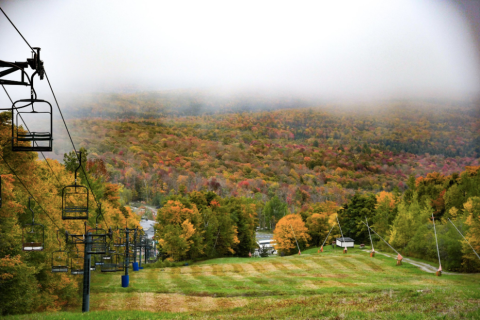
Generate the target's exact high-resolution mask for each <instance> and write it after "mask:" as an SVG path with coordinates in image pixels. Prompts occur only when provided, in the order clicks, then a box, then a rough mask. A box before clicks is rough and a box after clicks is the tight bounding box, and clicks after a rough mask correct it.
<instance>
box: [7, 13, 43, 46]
mask: <svg viewBox="0 0 480 320" xmlns="http://www.w3.org/2000/svg"><path fill="white" fill-rule="evenodd" d="M0 11H2V13H3V14H4V15H5V17H6V18H7V20H8V21H10V23H11V24H12V26H13V27H14V28H15V30H17V32H18V34H19V35H20V36H21V37H22V39H23V41H25V43H26V44H27V45H28V46H29V47H30V49H31V50H32V52H35V51H34V50H33V48H32V46H31V45H30V44H29V43H28V41H27V39H25V37H24V36H23V34H22V33H21V32H20V30H18V29H17V27H16V26H15V25H14V24H13V22H12V20H10V18H9V17H8V16H7V14H6V13H5V11H3V9H2V8H1V7H0Z"/></svg>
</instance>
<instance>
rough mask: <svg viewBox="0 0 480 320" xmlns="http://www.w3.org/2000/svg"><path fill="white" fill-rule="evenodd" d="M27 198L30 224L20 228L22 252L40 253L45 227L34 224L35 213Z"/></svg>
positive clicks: (43, 241)
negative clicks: (30, 216)
mask: <svg viewBox="0 0 480 320" xmlns="http://www.w3.org/2000/svg"><path fill="white" fill-rule="evenodd" d="M30 199H32V198H31V197H29V198H28V209H29V210H30V211H31V212H32V223H27V224H25V225H23V228H22V244H23V245H22V246H23V251H42V250H43V248H44V244H45V227H44V226H43V225H41V224H38V223H35V213H34V212H33V210H32V208H31V206H30Z"/></svg>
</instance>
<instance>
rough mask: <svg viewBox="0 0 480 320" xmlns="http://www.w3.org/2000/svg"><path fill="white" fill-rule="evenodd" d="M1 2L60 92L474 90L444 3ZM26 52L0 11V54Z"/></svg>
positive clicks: (472, 67)
mask: <svg viewBox="0 0 480 320" xmlns="http://www.w3.org/2000/svg"><path fill="white" fill-rule="evenodd" d="M0 6H1V7H2V9H3V10H4V11H5V12H6V13H7V14H8V15H9V17H10V19H12V21H13V22H14V23H15V24H16V26H17V27H18V28H19V30H20V31H21V32H22V33H23V35H24V36H25V37H26V39H27V40H28V41H29V43H30V44H31V45H32V46H33V47H35V46H39V47H41V48H42V59H43V60H44V62H45V68H46V70H47V73H48V74H49V77H50V80H51V81H52V84H53V86H54V89H55V90H56V91H59V92H97V91H102V92H105V91H121V90H126V89H129V90H131V89H133V90H163V89H176V88H229V89H245V88H255V89H256V88H261V89H269V90H282V92H285V91H291V92H299V93H303V94H314V95H318V96H321V97H342V96H345V97H348V96H362V97H366V96H375V97H382V96H403V95H405V96H412V95H414V96H418V95H420V96H422V95H424V96H428V97H432V96H435V95H441V96H448V95H452V96H456V97H458V96H464V97H467V96H468V95H469V94H478V92H479V90H480V72H479V70H480V62H479V59H480V56H479V53H478V52H477V51H476V50H477V49H476V47H475V44H474V37H473V35H472V34H471V33H469V30H470V29H469V26H468V22H467V21H466V20H465V18H464V16H463V15H462V13H461V11H459V10H457V8H456V7H455V6H453V5H452V4H451V3H450V2H447V1H428V0H424V1H419V0H416V1H409V0H400V1H389V0H379V1H358V0H357V1H331V0H328V1H320V0H317V1H204V0H202V1H138V0H137V1H121V0H111V1H103V0H82V1H60V0H55V1H51V0H42V1H34V0H17V1H11V0H10V1H7V0H0ZM29 56H30V53H29V49H28V47H27V45H26V44H25V43H24V42H23V40H22V39H21V38H20V36H19V35H18V34H17V32H16V31H15V30H14V29H13V27H12V26H11V25H10V24H9V23H8V21H7V20H6V18H5V17H3V15H2V14H1V13H0V59H2V60H7V61H15V60H17V61H21V60H23V61H24V60H25V59H26V58H27V57H29ZM36 83H38V82H36ZM37 86H39V87H40V86H46V83H45V82H44V83H39V84H38V85H37ZM9 89H10V88H9ZM12 90H13V89H12ZM41 90H42V89H41V88H39V92H42V91H41ZM24 91H25V89H24ZM25 92H27V93H26V94H27V96H25V95H24V98H27V97H28V91H25ZM13 94H14V95H20V93H19V89H18V88H17V90H14V91H13ZM0 96H1V98H0V102H4V97H3V96H4V94H1V93H0ZM18 98H20V97H18Z"/></svg>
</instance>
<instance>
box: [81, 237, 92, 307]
mask: <svg viewBox="0 0 480 320" xmlns="http://www.w3.org/2000/svg"><path fill="white" fill-rule="evenodd" d="M91 250H92V234H91V233H90V232H89V233H87V235H86V237H85V246H84V256H83V258H84V259H83V302H82V312H88V311H90V264H91V262H92V256H91V255H90V253H88V252H91Z"/></svg>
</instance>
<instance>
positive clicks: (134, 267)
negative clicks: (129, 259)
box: [133, 262, 139, 271]
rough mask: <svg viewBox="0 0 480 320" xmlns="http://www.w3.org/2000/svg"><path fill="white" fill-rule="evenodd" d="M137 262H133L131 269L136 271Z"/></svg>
mask: <svg viewBox="0 0 480 320" xmlns="http://www.w3.org/2000/svg"><path fill="white" fill-rule="evenodd" d="M138 270H139V269H138V262H134V263H133V271H138Z"/></svg>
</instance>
